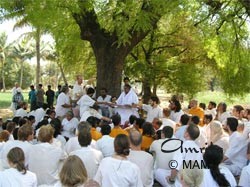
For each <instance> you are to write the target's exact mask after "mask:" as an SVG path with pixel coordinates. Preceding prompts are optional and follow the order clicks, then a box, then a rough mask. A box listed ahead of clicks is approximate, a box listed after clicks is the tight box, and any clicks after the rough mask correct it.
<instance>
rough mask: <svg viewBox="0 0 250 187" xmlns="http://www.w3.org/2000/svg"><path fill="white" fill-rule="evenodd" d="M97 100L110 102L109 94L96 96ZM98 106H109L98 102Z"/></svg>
mask: <svg viewBox="0 0 250 187" xmlns="http://www.w3.org/2000/svg"><path fill="white" fill-rule="evenodd" d="M97 102H108V103H109V102H111V96H110V95H106V97H105V98H104V99H103V97H102V96H99V97H98V98H97ZM99 106H100V107H107V108H108V107H109V106H108V105H104V104H99Z"/></svg>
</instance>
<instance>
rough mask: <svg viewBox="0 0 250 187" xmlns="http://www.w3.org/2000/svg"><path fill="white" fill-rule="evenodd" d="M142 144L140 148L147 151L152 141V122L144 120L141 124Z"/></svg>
mask: <svg viewBox="0 0 250 187" xmlns="http://www.w3.org/2000/svg"><path fill="white" fill-rule="evenodd" d="M142 130H143V131H142V144H141V149H142V150H143V151H148V150H149V148H150V146H151V144H152V142H153V141H154V138H153V137H154V135H155V131H154V128H153V125H152V123H149V122H146V123H144V124H143V126H142Z"/></svg>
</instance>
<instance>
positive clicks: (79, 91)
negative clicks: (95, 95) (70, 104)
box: [72, 82, 85, 100]
mask: <svg viewBox="0 0 250 187" xmlns="http://www.w3.org/2000/svg"><path fill="white" fill-rule="evenodd" d="M72 92H73V93H72V100H78V99H80V98H81V96H83V95H84V94H85V93H84V90H83V86H82V85H79V84H78V83H77V82H76V83H75V85H74V87H73V91H72Z"/></svg>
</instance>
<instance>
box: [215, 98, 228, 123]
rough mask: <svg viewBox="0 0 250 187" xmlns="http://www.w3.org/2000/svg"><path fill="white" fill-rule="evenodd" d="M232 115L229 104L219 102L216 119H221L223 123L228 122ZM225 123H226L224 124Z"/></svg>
mask: <svg viewBox="0 0 250 187" xmlns="http://www.w3.org/2000/svg"><path fill="white" fill-rule="evenodd" d="M230 116H231V115H230V114H229V112H227V104H226V103H223V102H221V103H219V104H218V106H217V114H216V116H215V119H216V120H219V121H220V122H221V123H222V124H223V123H225V122H226V119H227V118H228V117H230ZM223 125H224V124H223Z"/></svg>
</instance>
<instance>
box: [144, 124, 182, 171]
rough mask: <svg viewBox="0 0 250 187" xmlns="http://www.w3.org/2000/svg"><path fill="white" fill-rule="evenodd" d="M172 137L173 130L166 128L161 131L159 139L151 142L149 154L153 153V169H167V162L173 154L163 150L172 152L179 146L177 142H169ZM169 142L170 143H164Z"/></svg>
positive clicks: (171, 158)
mask: <svg viewBox="0 0 250 187" xmlns="http://www.w3.org/2000/svg"><path fill="white" fill-rule="evenodd" d="M172 137H173V128H172V127H169V126H166V127H164V128H163V129H162V131H161V139H159V140H155V141H153V143H152V144H151V146H150V149H149V152H151V153H153V155H154V159H155V166H154V169H155V170H157V169H159V168H160V169H166V170H170V168H169V164H168V163H169V161H170V160H173V157H174V152H171V153H166V152H165V151H164V150H173V149H175V148H176V147H178V145H179V141H171V138H172ZM168 140H170V141H169V142H171V143H164V142H167V141H168Z"/></svg>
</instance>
